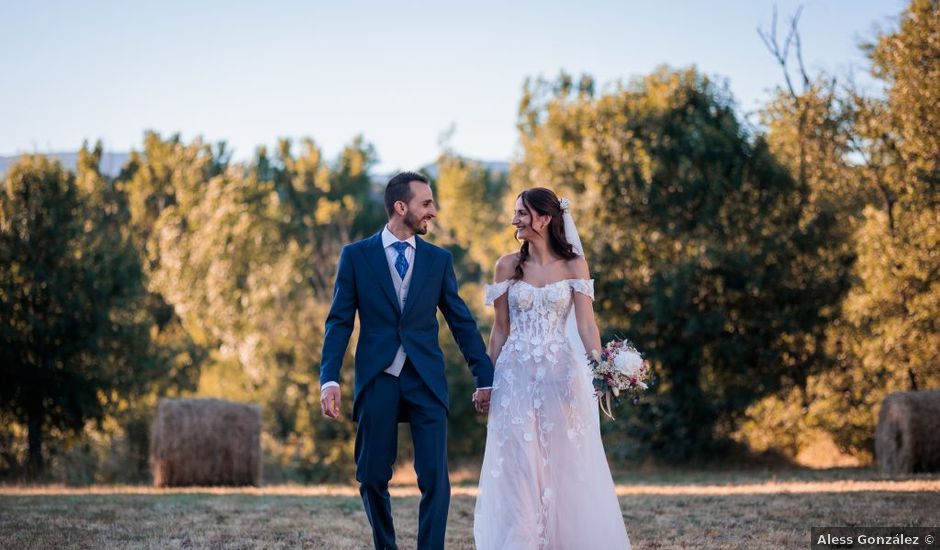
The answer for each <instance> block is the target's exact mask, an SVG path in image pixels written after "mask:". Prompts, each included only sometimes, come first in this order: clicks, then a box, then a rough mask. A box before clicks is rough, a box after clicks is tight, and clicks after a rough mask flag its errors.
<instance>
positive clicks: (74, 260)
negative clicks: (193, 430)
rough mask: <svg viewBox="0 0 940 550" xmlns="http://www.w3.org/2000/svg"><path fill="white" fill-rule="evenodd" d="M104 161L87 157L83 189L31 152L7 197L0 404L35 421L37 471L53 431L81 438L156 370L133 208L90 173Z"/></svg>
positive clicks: (2, 224) (32, 455)
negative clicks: (131, 222)
mask: <svg viewBox="0 0 940 550" xmlns="http://www.w3.org/2000/svg"><path fill="white" fill-rule="evenodd" d="M100 154H101V151H100V146H99V147H98V148H97V149H96V150H95V151H94V152H88V151H84V152H83V155H82V157H81V158H80V164H81V165H82V166H83V167H84V168H83V170H82V174H83V177H82V178H80V179H79V181H78V182H76V178H75V177H74V176H73V175H72V174H70V173H68V172H66V171H65V170H64V169H63V168H62V166H61V165H60V164H58V163H57V162H52V161H50V160H48V159H46V158H44V157H42V156H24V157H22V158H21V159H20V160H19V161H18V162H17V163H16V164H14V165H13V166H12V167H11V168H10V171H9V172H8V173H7V175H6V178H5V181H4V188H3V190H2V193H0V316H2V317H0V331H2V332H0V339H2V345H0V349H2V351H0V354H2V360H0V364H2V367H0V369H2V370H0V373H2V384H0V387H2V389H0V407H2V408H3V410H4V411H5V412H7V413H9V414H11V415H12V416H13V417H14V418H15V419H16V420H17V421H19V422H22V423H24V424H25V425H27V426H28V432H29V433H28V440H29V462H28V463H29V471H30V473H31V474H32V475H34V476H38V475H41V474H42V473H43V469H44V459H43V437H44V435H43V434H44V433H45V432H47V431H48V430H50V429H56V430H61V431H64V432H72V433H74V432H78V431H80V430H81V429H82V428H83V427H84V425H85V422H86V421H88V420H101V419H102V418H103V417H104V415H105V414H106V412H107V410H108V408H109V406H110V405H111V404H113V403H114V402H115V401H116V400H118V399H119V398H120V396H124V395H130V394H133V393H135V392H138V391H141V390H142V388H145V387H146V385H147V384H148V383H149V382H150V381H151V380H152V378H153V377H154V375H156V374H157V372H156V371H155V369H154V362H153V358H152V356H151V355H150V351H151V348H150V335H149V326H150V323H149V319H148V318H147V316H146V315H145V313H144V312H143V311H142V307H141V303H142V298H143V297H144V288H143V286H142V278H141V277H142V273H141V269H140V262H139V258H138V255H137V253H136V251H135V250H134V248H133V243H132V241H131V239H130V237H129V235H128V233H127V232H126V231H124V230H122V229H121V217H122V216H123V215H126V210H125V209H122V198H121V197H120V194H119V193H113V192H112V191H111V190H108V189H105V188H103V187H102V185H101V183H102V182H101V180H100V179H96V178H94V177H93V175H92V174H91V170H89V169H90V168H91V167H94V168H95V169H97V163H98V162H99V161H100Z"/></svg>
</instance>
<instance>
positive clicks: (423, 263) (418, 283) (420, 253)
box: [401, 235, 431, 317]
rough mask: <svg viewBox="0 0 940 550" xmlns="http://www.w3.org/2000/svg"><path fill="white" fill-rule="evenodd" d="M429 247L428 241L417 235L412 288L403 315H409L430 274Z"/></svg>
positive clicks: (410, 285)
mask: <svg viewBox="0 0 940 550" xmlns="http://www.w3.org/2000/svg"><path fill="white" fill-rule="evenodd" d="M429 247H430V245H428V243H426V242H424V240H422V239H421V237H418V236H417V235H415V265H414V267H412V271H411V284H409V285H408V286H409V289H410V290H408V298H407V299H406V300H405V309H404V310H402V312H401V315H402V317H404V316H405V315H407V314H408V312H409V311H410V310H411V308H412V307H413V306H414V303H415V302H417V301H418V294H419V293H420V292H421V289H422V288H423V286H424V279H426V278H427V276H428V270H429V269H430V263H431V251H430V250H428V248H429Z"/></svg>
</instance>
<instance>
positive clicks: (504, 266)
mask: <svg viewBox="0 0 940 550" xmlns="http://www.w3.org/2000/svg"><path fill="white" fill-rule="evenodd" d="M517 265H519V253H518V252H513V253H512V254H506V255H505V256H501V257H500V258H499V259H498V260H496V269H495V273H494V274H493V275H494V276H493V280H494V281H496V282H500V281H505V280H506V279H509V278H510V277H512V276H513V275H514V274H515V273H516V266H517Z"/></svg>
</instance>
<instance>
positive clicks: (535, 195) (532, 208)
mask: <svg viewBox="0 0 940 550" xmlns="http://www.w3.org/2000/svg"><path fill="white" fill-rule="evenodd" d="M517 198H520V199H522V204H523V205H524V206H525V209H526V210H528V212H529V219H530V222H529V223H530V229H532V231H535V229H534V228H532V227H531V220H532V219H534V218H535V214H539V215H542V216H545V215H548V216H551V217H552V219H551V221H550V222H548V228H547V229H548V231H547V233H548V236H547V239H548V246H549V247H551V249H552V252H554V253H555V254H556V255H558V256H560V257H562V258H564V259H566V260H570V259H572V258H577V257H578V253H577V252H575V251H574V248H573V247H572V246H571V243H569V242H568V239H566V238H565V222H564V220H563V219H562V210H561V201H559V200H558V196H557V195H555V192H554V191H552V190H551V189H546V188H545V187H530V188H529V189H526V190H525V191H523V192H522V193H519V196H518V197H517ZM536 233H538V231H536ZM527 259H529V241H524V242H523V243H522V248H520V249H519V263H517V264H516V273H515V275H513V277H512V278H513V279H520V280H521V279H522V275H523V273H524V268H523V265H524V264H525V262H526V260H527Z"/></svg>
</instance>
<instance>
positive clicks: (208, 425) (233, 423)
mask: <svg viewBox="0 0 940 550" xmlns="http://www.w3.org/2000/svg"><path fill="white" fill-rule="evenodd" d="M150 471H151V472H153V484H154V486H155V487H179V486H185V485H255V486H260V485H261V408H260V407H258V406H257V405H245V404H241V403H233V402H230V401H222V400H220V399H162V400H161V401H160V404H159V406H158V407H157V415H156V417H155V418H154V420H153V424H152V425H151V427H150Z"/></svg>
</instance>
